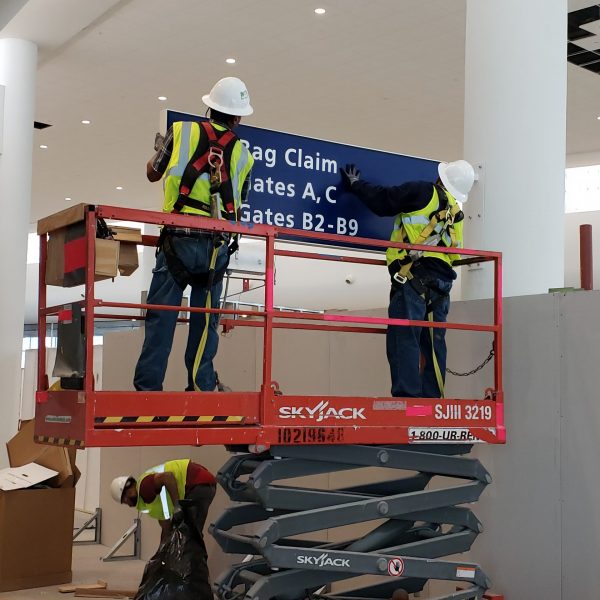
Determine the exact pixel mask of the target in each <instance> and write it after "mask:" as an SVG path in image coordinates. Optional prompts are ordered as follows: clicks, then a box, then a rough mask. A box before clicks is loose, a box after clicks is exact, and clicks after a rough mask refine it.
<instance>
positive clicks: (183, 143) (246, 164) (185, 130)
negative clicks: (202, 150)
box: [163, 121, 254, 216]
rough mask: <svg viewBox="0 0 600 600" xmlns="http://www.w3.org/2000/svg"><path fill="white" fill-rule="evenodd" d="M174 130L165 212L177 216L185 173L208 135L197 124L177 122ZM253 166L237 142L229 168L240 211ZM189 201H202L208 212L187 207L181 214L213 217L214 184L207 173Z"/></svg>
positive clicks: (165, 182) (220, 127) (165, 183)
mask: <svg viewBox="0 0 600 600" xmlns="http://www.w3.org/2000/svg"><path fill="white" fill-rule="evenodd" d="M213 127H214V128H215V129H216V130H217V131H225V130H226V129H227V128H226V127H224V126H223V125H219V124H218V123H214V122H213ZM172 128H173V151H172V153H171V160H170V161H169V164H168V165H167V168H166V170H165V173H164V175H163V191H164V198H165V200H164V203H163V212H167V213H170V212H173V206H174V205H175V202H176V201H177V199H178V197H179V187H180V185H181V178H182V176H183V172H184V171H185V168H186V166H187V165H188V163H189V162H190V159H191V158H192V156H193V154H194V152H195V151H196V148H197V147H198V144H199V143H200V136H201V135H206V134H205V133H204V131H203V130H202V128H201V127H200V125H199V124H198V123H197V122H193V121H176V122H175V123H173V125H172ZM253 164H254V158H253V157H252V155H251V154H250V152H249V150H248V149H247V148H246V146H244V145H243V144H242V142H241V141H240V140H237V141H236V142H235V144H234V146H233V150H232V152H231V159H230V161H229V165H226V166H227V169H228V170H227V172H228V173H229V177H230V179H231V185H232V188H233V199H234V204H235V208H236V211H237V209H239V208H240V206H241V204H242V187H243V185H244V181H245V180H246V178H247V177H248V174H249V173H250V170H251V169H252V165H253ZM189 198H191V199H193V200H199V201H200V202H202V203H203V204H204V205H205V206H206V208H205V209H201V208H195V207H191V206H184V207H183V208H182V209H181V212H183V213H189V214H195V215H202V216H210V182H209V174H208V173H203V174H202V175H201V176H200V177H199V178H198V179H197V180H196V182H195V183H194V186H193V188H192V190H191V192H190V194H189Z"/></svg>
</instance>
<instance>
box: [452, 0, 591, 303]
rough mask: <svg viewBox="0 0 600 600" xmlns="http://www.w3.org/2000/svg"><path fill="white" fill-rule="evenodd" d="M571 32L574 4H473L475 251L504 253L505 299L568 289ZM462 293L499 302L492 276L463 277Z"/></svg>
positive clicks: (470, 114) (473, 272)
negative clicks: (566, 179)
mask: <svg viewBox="0 0 600 600" xmlns="http://www.w3.org/2000/svg"><path fill="white" fill-rule="evenodd" d="M566 32H567V0H527V2H523V0H467V24H466V53H465V137H464V153H465V158H466V159H467V160H469V161H470V162H472V163H473V164H475V163H481V164H482V169H481V174H482V176H481V180H480V181H479V182H478V183H477V184H476V185H475V187H474V188H473V191H472V193H471V195H470V197H469V201H468V203H467V204H466V205H465V214H466V222H465V245H466V246H467V247H471V248H479V249H487V250H499V251H501V252H503V262H504V295H505V296H518V295H527V294H538V293H546V292H547V291H548V288H551V287H561V286H562V285H563V281H564V258H563V256H564V177H565V153H566V142H565V129H566V95H567V62H566V47H567V46H566V45H567V39H566ZM590 126H591V124H590ZM462 290H463V291H462V295H463V298H465V299H473V298H482V297H490V296H491V295H492V294H493V287H492V277H491V275H490V272H489V270H488V269H487V268H485V269H477V268H476V267H475V268H469V269H467V268H463V278H462Z"/></svg>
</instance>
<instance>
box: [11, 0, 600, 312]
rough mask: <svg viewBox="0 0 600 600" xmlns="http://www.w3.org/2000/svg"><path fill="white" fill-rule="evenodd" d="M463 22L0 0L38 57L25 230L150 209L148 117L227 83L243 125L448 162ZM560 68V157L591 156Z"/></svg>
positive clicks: (377, 10)
mask: <svg viewBox="0 0 600 600" xmlns="http://www.w3.org/2000/svg"><path fill="white" fill-rule="evenodd" d="M583 1H584V0H571V4H570V9H571V10H574V9H576V8H580V7H581V6H580V5H581V3H582V2H583ZM588 4H590V3H589V2H585V5H588ZM21 5H23V8H21V10H20V11H19V10H18V9H19V7H20V6H21ZM317 6H323V7H325V8H326V9H327V13H326V14H325V15H323V16H317V15H315V13H314V12H313V11H314V8H316V7H317ZM465 10H466V0H402V1H401V2H399V1H398V0H377V1H374V0H314V1H313V2H306V1H299V0H219V1H218V2H208V1H202V2H201V1H199V0H170V1H169V2H166V1H165V0H51V1H50V0H29V1H27V2H26V1H25V0H9V1H8V2H7V0H4V4H2V7H1V9H0V37H25V38H28V39H32V40H33V41H36V42H37V43H38V44H39V49H40V53H39V69H38V97H37V110H36V120H38V121H42V122H45V123H50V124H52V127H50V128H48V129H45V130H43V131H36V132H35V142H36V143H35V146H34V180H33V197H32V212H31V221H32V222H34V221H36V220H37V219H38V218H40V217H42V216H45V215H47V214H50V213H52V212H55V211H58V210H61V209H63V208H65V207H66V206H68V205H70V204H73V203H76V202H89V203H97V204H117V205H123V206H130V207H143V208H151V209H158V207H159V206H160V186H158V185H154V186H153V185H151V184H150V183H148V182H147V181H146V178H145V163H146V161H147V159H148V158H149V156H150V155H151V153H152V145H153V141H154V133H155V132H156V130H157V127H158V122H159V112H160V110H161V109H163V108H165V107H166V105H168V106H169V107H171V108H177V109H180V110H183V111H187V112H199V111H202V110H203V108H202V104H201V101H200V98H201V96H202V94H204V93H207V91H208V90H209V89H210V87H211V85H212V84H213V83H214V82H215V81H216V80H217V79H219V78H220V77H222V76H224V75H230V74H231V75H236V76H239V77H241V78H242V79H243V80H244V81H245V82H246V84H247V85H248V88H249V91H250V95H251V98H252V104H253V105H254V107H255V114H254V115H253V116H252V117H250V118H249V119H248V120H247V121H245V122H247V123H249V124H252V125H255V126H259V127H266V128H270V129H279V130H284V131H289V132H292V133H298V134H302V135H308V136H314V137H320V138H324V139H332V140H336V141H340V142H349V143H353V144H357V145H363V146H368V147H376V148H381V149H384V150H390V151H394V152H400V153H403V154H413V155H417V156H427V157H431V158H438V159H453V158H457V157H460V155H461V153H462V138H463V96H464V89H463V88H464V46H465V39H464V38H465V35H464V31H465ZM13 13H16V16H14V17H13V16H12V15H13ZM11 17H12V18H11ZM6 22H8V24H7V25H6V26H4V28H3V29H2V27H3V25H5V23H6ZM565 52H566V49H565ZM230 56H232V57H235V58H236V59H237V63H236V64H235V65H228V64H226V63H225V59H226V58H228V57H230ZM568 69H569V70H568V76H569V79H568V82H569V83H568V85H569V98H568V120H567V123H568V128H567V140H568V153H569V154H579V153H581V154H583V153H599V152H600V140H599V136H598V131H599V130H600V121H598V120H597V119H596V116H597V115H598V114H599V113H600V77H599V76H598V75H594V74H593V73H590V72H588V71H585V70H583V69H579V68H577V67H574V66H573V65H569V67H568ZM159 95H165V96H168V102H166V103H162V102H160V101H158V100H157V96H159ZM82 119H90V120H91V121H92V124H91V125H89V126H84V125H82V124H81V120H82ZM40 144H45V145H47V146H48V149H46V150H42V149H40V148H39V145H40ZM116 186H123V188H124V189H123V190H121V191H117V190H116V189H115V188H116ZM65 197H70V198H71V199H72V200H71V201H65ZM366 291H367V293H368V291H369V290H368V288H367V289H366ZM382 302H383V303H384V302H385V298H383V300H382Z"/></svg>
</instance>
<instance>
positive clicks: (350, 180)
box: [340, 165, 360, 192]
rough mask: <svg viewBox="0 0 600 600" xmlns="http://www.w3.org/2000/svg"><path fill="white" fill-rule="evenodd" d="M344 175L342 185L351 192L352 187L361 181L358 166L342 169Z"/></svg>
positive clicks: (348, 166) (347, 166)
mask: <svg viewBox="0 0 600 600" xmlns="http://www.w3.org/2000/svg"><path fill="white" fill-rule="evenodd" d="M340 173H341V174H342V184H343V186H344V189H345V190H346V191H347V192H349V191H350V190H351V189H352V186H353V185H354V184H355V183H356V182H357V181H358V180H359V179H360V171H359V170H358V169H357V168H356V165H346V168H345V169H340Z"/></svg>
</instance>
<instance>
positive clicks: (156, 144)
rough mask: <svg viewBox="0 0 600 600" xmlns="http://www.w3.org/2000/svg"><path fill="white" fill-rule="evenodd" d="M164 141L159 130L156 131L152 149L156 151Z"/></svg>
mask: <svg viewBox="0 0 600 600" xmlns="http://www.w3.org/2000/svg"><path fill="white" fill-rule="evenodd" d="M164 141H165V138H164V137H163V136H162V135H161V134H160V133H159V132H157V133H156V135H155V136H154V149H155V150H156V151H157V152H158V151H159V150H160V149H161V148H162V146H163V143H164Z"/></svg>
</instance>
